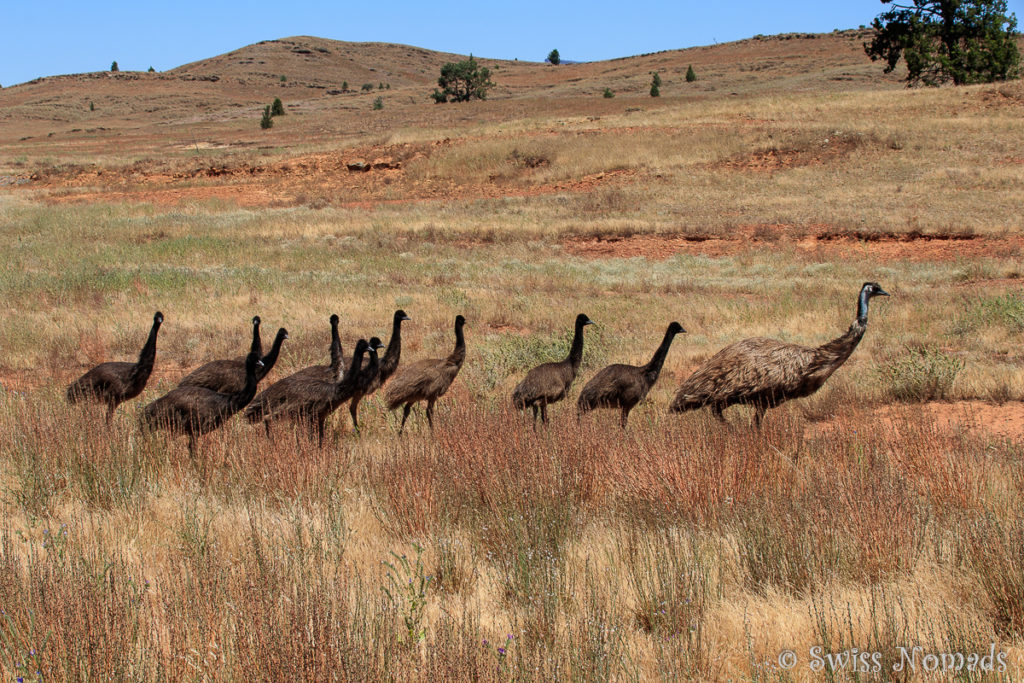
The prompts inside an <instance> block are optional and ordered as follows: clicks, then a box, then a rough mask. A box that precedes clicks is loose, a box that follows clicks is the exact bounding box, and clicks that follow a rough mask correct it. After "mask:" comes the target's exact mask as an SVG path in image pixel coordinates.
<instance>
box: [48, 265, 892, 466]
mask: <svg viewBox="0 0 1024 683" xmlns="http://www.w3.org/2000/svg"><path fill="white" fill-rule="evenodd" d="M875 296H888V293H887V292H886V291H885V290H883V289H882V288H881V287H880V286H879V285H878V284H877V283H875V282H866V283H864V285H863V287H861V290H860V294H859V295H858V299H857V317H856V319H855V320H854V322H853V324H851V325H850V328H849V329H848V330H847V331H846V333H845V334H843V335H842V336H840V337H838V338H836V339H834V340H832V341H830V342H828V343H826V344H822V345H821V346H817V347H807V346H800V345H798V344H790V343H787V342H782V341H778V340H775V339H767V338H764V337H754V338H751V339H744V340H743V341H739V342H735V343H733V344H730V345H729V346H726V347H725V348H723V349H722V350H721V351H719V352H718V353H716V354H715V355H714V356H713V357H711V358H710V359H709V360H708V361H707V362H706V363H704V364H703V365H702V366H701V367H700V368H698V369H697V370H696V371H695V372H694V373H693V374H692V375H690V377H689V378H687V379H686V380H685V381H684V382H683V383H682V385H680V387H679V389H678V390H677V391H676V394H675V397H674V399H673V400H672V403H671V404H670V406H669V409H670V410H671V411H672V412H683V411H687V410H692V409H695V408H701V407H704V406H707V407H710V408H711V410H712V411H713V412H714V414H715V416H716V417H718V419H720V420H723V421H724V419H725V418H724V417H723V415H722V411H723V410H724V409H725V408H728V407H729V406H731V405H736V404H747V405H752V406H754V407H755V423H756V424H757V426H760V424H761V419H762V417H763V416H764V413H765V411H766V410H767V409H768V408H771V407H774V406H777V405H779V404H780V403H783V402H784V401H788V400H790V399H793V398H800V397H803V396H809V395H810V394H812V393H814V392H815V391H817V390H818V389H819V388H820V387H821V385H822V384H824V382H825V380H826V379H828V378H829V376H831V374H832V373H833V372H835V370H836V369H837V368H838V367H839V366H840V365H842V364H843V363H844V362H845V361H846V359H847V358H849V357H850V354H851V353H853V350H854V349H855V348H856V347H857V344H858V343H859V342H860V340H861V338H862V337H863V336H864V332H865V331H866V329H867V319H868V302H869V301H870V299H871V298H872V297H875ZM163 320H164V317H163V314H162V313H159V312H158V313H156V315H154V316H153V327H152V329H151V330H150V332H149V338H148V339H147V340H146V344H145V346H143V347H142V352H141V353H140V354H139V360H138V362H136V363H127V362H108V363H101V364H100V365H97V366H96V367H94V368H92V369H91V370H89V371H88V372H87V373H85V374H84V375H82V376H81V377H80V378H78V379H77V380H75V381H74V382H73V383H72V384H71V385H70V386H69V387H68V389H67V398H68V400H69V401H70V402H72V403H75V402H78V401H80V400H83V399H87V400H93V401H98V402H101V403H105V404H106V405H107V421H108V422H109V421H110V420H111V418H112V417H113V415H114V411H115V410H116V408H117V406H118V405H119V404H121V403H123V402H124V401H127V400H129V399H132V398H134V397H136V396H138V395H139V394H140V393H142V390H143V389H144V388H145V386H146V382H147V380H148V379H149V376H150V374H151V373H152V371H153V364H154V361H155V359H156V339H157V333H158V332H159V330H160V325H161V324H162V323H163ZM406 320H409V317H408V316H407V315H406V314H405V312H404V311H401V310H399V311H395V314H394V318H393V321H392V329H391V338H390V340H389V342H388V345H387V347H386V348H385V346H384V344H383V343H382V342H381V340H380V339H378V338H377V337H372V338H371V339H370V340H369V341H367V340H365V339H360V340H359V341H358V343H357V344H356V345H355V350H354V352H353V354H352V358H351V360H350V361H349V362H348V363H346V362H345V359H344V357H343V354H342V345H341V339H340V337H339V335H338V316H336V315H332V316H331V319H330V322H331V349H330V357H331V362H330V364H329V365H313V366H310V367H308V368H303V369H302V370H299V371H298V372H296V373H293V374H291V375H289V376H288V377H285V378H284V379H281V380H278V381H277V382H275V383H273V384H271V385H270V386H269V387H268V388H267V389H265V390H263V391H262V392H260V393H257V389H258V386H259V382H260V380H262V379H263V378H264V377H265V376H266V375H267V373H269V372H270V370H271V369H272V368H273V367H274V364H275V363H276V362H277V359H278V357H279V355H280V353H281V345H282V343H283V342H284V341H285V340H286V339H288V331H287V330H285V329H284V328H281V329H280V330H278V332H277V336H276V337H275V338H274V343H273V345H272V346H271V348H270V351H269V352H268V353H266V354H265V355H264V353H263V346H262V342H261V338H260V319H259V317H256V318H253V321H252V324H253V336H252V346H251V348H250V349H249V353H248V355H246V356H244V357H240V358H235V359H233V360H216V361H212V362H210V363H207V364H206V365H203V366H202V367H199V368H197V369H196V370H194V371H193V372H191V373H189V374H188V375H187V376H186V377H185V378H184V379H182V380H181V382H180V383H179V385H178V386H177V387H176V388H174V389H172V390H171V391H170V392H168V393H167V394H165V395H164V396H161V397H160V398H158V399H157V400H155V401H153V402H152V403H150V404H149V405H148V406H146V409H145V411H144V413H143V417H142V421H143V423H144V425H145V426H146V427H148V428H150V429H167V430H171V431H173V432H176V433H182V434H185V435H187V436H188V442H189V452H190V453H195V450H196V446H197V440H198V438H199V437H200V436H201V435H203V434H206V433H208V432H211V431H213V430H215V429H217V428H218V427H220V426H221V425H222V424H224V422H225V421H226V420H227V419H228V418H230V417H231V416H232V415H234V414H235V413H237V412H239V411H241V410H243V409H244V410H245V417H246V419H247V420H248V421H249V422H251V423H253V424H256V423H258V422H262V423H263V424H264V425H265V427H266V430H267V433H268V435H269V433H270V423H271V422H273V421H277V420H291V421H295V422H300V423H303V424H305V425H306V426H307V427H308V429H309V430H310V433H311V435H315V436H316V438H317V440H318V442H319V443H320V445H323V437H324V425H325V422H326V420H327V418H328V416H330V414H331V413H332V412H334V411H335V410H337V409H338V408H339V407H340V406H341V405H342V404H344V403H345V402H348V403H349V412H350V413H351V415H352V424H353V426H354V427H355V428H356V429H358V428H359V418H358V410H359V403H360V401H361V400H362V399H363V398H365V397H367V396H370V395H371V394H373V393H374V392H375V391H377V390H378V389H380V388H381V387H382V386H384V385H385V383H387V386H386V389H385V394H384V395H385V400H386V404H387V408H388V410H395V409H397V408H398V407H399V406H402V408H403V411H402V424H401V427H399V432H398V433H399V434H401V433H402V431H403V430H404V429H405V422H406V420H407V419H408V417H409V412H410V410H411V409H412V406H413V405H415V404H416V403H418V402H420V401H425V402H426V404H427V408H426V414H427V422H428V423H429V425H430V427H431V429H433V426H434V404H435V403H436V401H437V400H438V399H439V398H441V397H442V396H444V394H445V393H446V392H447V391H448V388H449V387H450V386H451V384H452V382H453V381H454V380H455V377H456V376H457V375H458V373H459V370H460V369H461V367H462V364H463V362H464V361H465V359H466V340H465V337H464V336H463V327H464V325H465V323H466V319H465V318H464V317H462V316H461V315H457V316H455V348H454V349H452V352H451V353H450V354H448V356H447V357H445V358H436V359H424V360H419V361H416V362H415V363H411V364H408V365H404V366H402V367H401V368H399V359H400V356H401V352H402V336H401V335H402V323H403V322H404V321H406ZM592 324H593V321H592V320H590V318H588V317H587V316H586V315H584V314H582V313H581V314H579V315H578V316H576V322H575V332H574V335H573V340H572V344H571V346H570V348H569V355H568V356H566V358H565V359H564V360H561V361H558V362H552V363H544V364H542V365H538V366H537V367H535V368H533V369H532V370H530V372H528V373H527V374H526V376H525V377H524V378H523V380H522V381H521V382H520V383H519V384H518V385H517V386H516V388H515V390H514V391H513V392H512V403H513V405H514V406H515V407H516V408H518V409H520V410H525V409H526V408H527V407H530V408H531V409H532V410H533V425H534V428H535V429H536V426H537V416H538V414H539V415H540V418H541V421H542V422H543V423H547V407H548V405H549V404H551V403H556V402H558V401H561V400H562V399H563V398H565V396H566V394H568V392H569V388H570V387H571V386H572V383H573V381H574V380H575V379H576V373H577V371H578V370H579V366H580V362H581V361H582V359H583V330H584V328H585V327H586V326H587V325H592ZM681 332H685V330H684V329H683V327H682V325H680V324H679V323H677V322H673V323H671V324H669V326H668V329H667V330H666V331H665V337H664V339H663V340H662V342H661V344H660V345H659V346H658V348H657V350H656V351H655V352H654V356H653V357H652V358H651V360H650V362H648V363H647V364H645V365H640V366H635V365H619V364H617V365H609V366H607V367H606V368H604V369H602V370H601V371H600V372H598V373H597V374H596V375H594V377H593V378H592V379H591V380H590V381H589V382H587V384H586V385H585V386H584V387H583V390H582V391H581V392H580V395H579V399H578V401H577V409H578V412H577V415H582V414H583V413H585V412H587V411H590V410H593V409H595V408H618V409H620V410H621V425H622V427H623V428H625V427H626V423H627V420H628V419H629V412H630V411H631V410H632V409H633V407H634V406H636V405H637V404H638V403H639V402H640V401H642V400H643V398H644V397H645V396H646V395H647V393H648V392H649V391H650V390H651V387H653V386H654V383H655V382H657V380H658V375H659V374H660V373H661V368H662V365H663V364H664V362H665V357H666V356H667V355H668V350H669V346H670V345H671V344H672V340H673V339H674V338H675V336H676V335H677V334H679V333H681ZM380 349H385V351H384V354H383V356H380V355H379V354H378V352H379V351H380Z"/></svg>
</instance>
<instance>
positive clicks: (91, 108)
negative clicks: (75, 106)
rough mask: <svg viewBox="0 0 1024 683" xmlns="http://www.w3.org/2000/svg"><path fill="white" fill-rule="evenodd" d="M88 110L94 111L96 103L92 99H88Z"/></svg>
mask: <svg viewBox="0 0 1024 683" xmlns="http://www.w3.org/2000/svg"><path fill="white" fill-rule="evenodd" d="M89 111H96V105H95V104H94V103H93V101H92V100H89Z"/></svg>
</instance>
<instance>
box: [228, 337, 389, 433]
mask: <svg viewBox="0 0 1024 683" xmlns="http://www.w3.org/2000/svg"><path fill="white" fill-rule="evenodd" d="M378 341H379V340H378ZM381 346H383V344H381ZM368 348H369V344H368V343H367V341H366V340H365V339H360V340H359V341H358V342H357V343H356V347H355V352H354V353H353V356H352V363H351V364H350V366H349V371H348V372H346V373H345V375H344V376H343V377H342V378H341V380H339V381H337V382H333V381H324V380H323V379H322V378H317V377H313V376H310V375H309V374H306V375H303V374H301V371H300V372H298V373H295V374H294V375H291V376H289V377H285V378H284V379H282V380H281V381H279V382H277V383H275V384H274V385H273V386H271V387H269V388H268V389H267V390H266V391H264V392H262V393H261V394H260V396H262V397H263V400H262V401H261V402H260V404H259V405H258V406H257V403H256V402H255V401H254V402H253V404H252V405H251V406H249V408H248V409H246V411H245V417H246V419H248V420H249V422H252V423H256V422H258V421H260V420H263V424H264V426H265V427H266V430H267V434H268V435H269V434H270V422H271V421H273V420H281V419H288V420H293V421H296V422H300V423H304V424H306V426H307V427H308V428H309V430H310V436H311V437H313V436H315V437H316V439H317V444H319V445H320V446H321V447H322V446H323V443H324V432H325V427H326V423H327V418H328V417H329V416H330V414H331V413H333V412H334V411H335V410H337V409H338V407H339V406H340V405H341V404H342V403H344V402H345V401H347V400H348V399H349V398H351V397H352V393H353V392H354V391H355V388H356V384H357V382H358V380H359V374H360V373H359V368H360V367H361V366H362V363H363V355H364V354H365V353H366V351H367V349H368ZM374 365H376V364H374ZM352 368H355V369H356V370H355V371H354V372H353V371H352ZM374 371H376V369H375V370H374ZM257 398H259V397H257Z"/></svg>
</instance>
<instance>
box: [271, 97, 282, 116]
mask: <svg viewBox="0 0 1024 683" xmlns="http://www.w3.org/2000/svg"><path fill="white" fill-rule="evenodd" d="M284 114H285V111H284V103H283V102H281V98H280V97H275V98H274V103H273V104H272V105H270V115H271V116H284Z"/></svg>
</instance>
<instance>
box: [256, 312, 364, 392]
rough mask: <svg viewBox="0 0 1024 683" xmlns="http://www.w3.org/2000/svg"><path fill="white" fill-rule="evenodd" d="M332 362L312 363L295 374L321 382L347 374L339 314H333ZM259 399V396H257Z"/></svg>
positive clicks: (336, 379) (333, 380)
mask: <svg viewBox="0 0 1024 683" xmlns="http://www.w3.org/2000/svg"><path fill="white" fill-rule="evenodd" d="M330 322H331V362H330V364H329V365H310V366H309V367H305V368H302V369H301V370H299V371H298V372H296V373H295V374H294V375H292V376H293V377H294V376H296V375H297V376H299V377H300V378H303V379H316V380H319V381H321V382H340V381H341V378H342V375H344V374H345V356H344V352H343V351H342V348H341V336H339V334H338V322H339V319H338V316H337V315H336V314H332V315H331V321H330ZM256 399H257V400H259V396H257V397H256Z"/></svg>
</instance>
